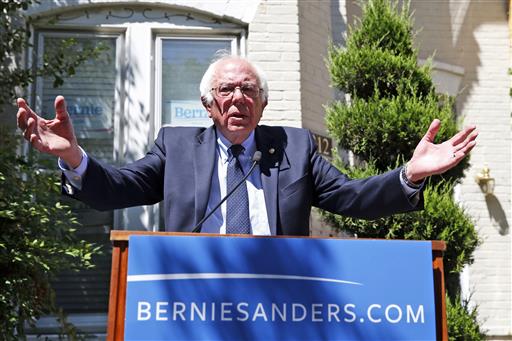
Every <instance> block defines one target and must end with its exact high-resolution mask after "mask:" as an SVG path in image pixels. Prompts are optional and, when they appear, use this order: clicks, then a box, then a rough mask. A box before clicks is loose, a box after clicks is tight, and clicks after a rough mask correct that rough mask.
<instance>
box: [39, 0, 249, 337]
mask: <svg viewBox="0 0 512 341" xmlns="http://www.w3.org/2000/svg"><path fill="white" fill-rule="evenodd" d="M150 7H151V6H149V7H148V6H146V5H144V6H142V5H138V4H137V5H135V4H134V5H125V4H123V5H119V4H113V5H112V6H109V7H108V8H106V7H103V6H99V7H95V6H92V7H90V6H89V7H87V8H85V7H84V8H79V6H78V7H75V8H73V9H71V10H70V11H67V12H63V13H60V14H59V16H58V17H56V20H57V23H56V24H55V25H54V26H52V29H51V30H49V29H47V28H46V27H47V26H46V25H45V21H43V22H42V24H43V26H44V27H45V29H41V30H36V31H35V34H34V37H35V43H36V51H37V57H38V59H37V60H38V61H39V62H41V58H42V56H43V54H44V52H45V51H49V49H51V48H52V46H54V45H55V44H58V43H59V41H60V40H61V39H62V38H70V37H73V38H75V39H76V41H77V42H78V45H79V46H86V45H97V44H100V43H101V44H103V45H105V46H107V48H108V49H107V51H106V52H105V53H104V54H103V55H102V56H101V57H100V58H99V59H97V60H91V61H88V62H86V63H85V65H83V66H81V67H79V68H77V70H76V74H75V75H74V76H73V77H69V78H66V79H65V80H64V85H63V86H62V87H60V88H58V89H54V88H53V84H52V83H53V80H52V79H40V80H38V82H37V84H36V87H35V89H34V97H33V98H34V100H33V101H32V102H33V103H32V104H33V105H34V107H35V109H36V110H37V111H38V112H41V113H42V114H43V116H45V117H52V118H53V117H54V115H55V113H54V109H53V103H54V99H55V96H56V95H64V96H65V98H66V102H67V105H68V112H69V113H70V116H71V119H72V121H73V125H74V127H75V131H76V135H77V138H78V142H79V144H80V145H81V146H82V147H83V148H84V149H85V150H86V152H87V153H88V154H89V155H92V156H94V157H95V158H96V159H100V160H102V161H105V162H107V163H110V164H112V163H114V164H124V163H126V162H130V161H133V160H136V159H138V158H139V157H141V156H142V155H144V154H145V152H146V151H147V150H148V149H149V147H150V145H151V144H152V142H153V140H154V136H155V135H156V133H157V132H158V130H159V128H160V127H161V126H163V125H174V126H176V125H181V126H183V125H189V126H190V125H195V126H197V125H199V126H209V125H211V120H210V119H209V118H208V117H207V114H206V111H205V110H204V108H203V106H202V104H201V101H200V94H199V83H200V80H201V77H202V75H203V73H204V71H206V68H207V67H208V65H209V64H210V62H211V59H212V57H213V56H214V54H215V52H217V51H218V50H227V51H228V53H231V54H238V53H239V51H243V49H244V46H243V42H244V41H245V32H244V29H243V28H242V27H240V24H239V23H231V22H227V21H222V22H221V21H219V20H212V19H211V18H209V17H208V16H206V15H204V14H198V13H196V14H190V13H189V10H187V12H180V11H179V10H177V9H175V8H172V6H171V7H165V6H163V7H153V8H150ZM171 12H172V13H171ZM70 27H73V28H76V31H73V30H71V29H70ZM177 27H178V28H177ZM205 28H207V29H206V30H205ZM241 45H242V46H241ZM242 53H243V52H242ZM69 204H70V205H72V207H73V210H74V211H75V212H76V213H77V215H78V217H79V220H80V222H81V223H82V227H81V228H80V229H79V233H80V236H81V237H82V238H84V239H87V240H90V241H94V242H96V243H100V244H103V245H105V248H104V249H105V253H104V255H102V256H101V257H97V259H96V260H95V262H96V264H97V267H96V268H95V269H93V270H92V271H83V272H81V273H79V274H76V273H64V274H62V275H61V276H60V277H59V279H58V280H57V281H56V283H55V288H56V289H57V301H58V303H59V304H60V305H61V306H63V307H64V308H65V310H66V312H67V313H68V314H69V320H70V321H71V322H73V323H75V325H76V326H77V327H78V328H79V329H80V330H83V331H86V332H88V333H92V334H94V335H96V336H99V337H100V338H101V337H102V336H101V335H104V333H105V332H106V319H107V317H106V315H107V311H108V292H109V279H110V257H111V256H110V250H111V244H110V240H109V232H110V230H111V229H112V228H123V229H148V230H151V229H153V230H157V229H158V227H162V226H163V224H162V223H161V222H160V221H159V219H160V214H159V212H158V205H154V206H150V207H134V208H128V209H123V210H116V211H114V212H112V211H110V212H98V211H95V210H92V209H90V208H88V207H86V206H85V205H83V204H81V203H79V202H77V201H74V200H70V201H69ZM40 322H42V323H38V327H39V328H40V330H35V331H34V333H35V334H37V333H40V332H43V333H50V334H51V333H53V332H54V331H56V330H57V326H58V323H56V322H55V320H54V319H52V318H50V317H48V318H45V319H44V321H40Z"/></svg>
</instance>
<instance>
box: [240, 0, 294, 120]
mask: <svg viewBox="0 0 512 341" xmlns="http://www.w3.org/2000/svg"><path fill="white" fill-rule="evenodd" d="M297 1H298V0H293V1H272V0H269V1H262V2H261V3H260V5H259V7H258V9H257V11H256V14H255V16H254V19H253V21H252V22H251V23H250V24H249V35H248V37H247V38H248V39H247V55H248V57H249V58H250V59H251V60H252V61H254V62H256V63H257V64H258V65H259V66H260V67H261V68H263V70H264V71H265V73H266V75H267V78H268V85H269V89H270V93H269V103H268V106H267V108H266V109H265V111H264V113H263V117H262V120H261V123H262V124H270V125H287V126H294V127H301V126H302V121H301V120H302V114H301V110H302V107H301V100H300V91H301V83H300V70H301V65H300V54H299V17H298V16H299V7H298V3H297Z"/></svg>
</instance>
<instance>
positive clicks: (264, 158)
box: [256, 126, 289, 235]
mask: <svg viewBox="0 0 512 341" xmlns="http://www.w3.org/2000/svg"><path fill="white" fill-rule="evenodd" d="M270 129H274V130H276V129H279V128H272V127H263V126H259V127H257V128H256V144H257V148H258V150H259V151H260V152H261V161H260V171H261V184H262V186H263V193H264V196H265V206H266V208H267V216H268V223H269V225H270V232H271V233H272V235H276V234H277V233H278V226H277V223H278V213H279V207H278V197H277V195H278V184H279V183H278V179H279V172H280V171H282V170H286V169H288V168H289V163H288V160H287V158H286V155H285V153H284V147H285V141H284V140H283V139H282V138H280V135H279V134H274V132H273V133H271V132H270V131H269V130H270Z"/></svg>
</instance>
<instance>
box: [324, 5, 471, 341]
mask: <svg viewBox="0 0 512 341" xmlns="http://www.w3.org/2000/svg"><path fill="white" fill-rule="evenodd" d="M413 36H414V32H413V21H412V18H411V16H410V15H409V5H408V2H405V3H403V4H402V6H401V7H399V6H398V1H389V0H368V1H367V2H365V4H364V6H363V14H362V17H361V18H360V19H359V21H358V22H357V25H356V27H355V28H350V30H349V36H348V39H347V46H346V47H345V48H343V47H334V46H331V47H330V48H329V52H328V60H327V63H328V65H327V66H328V68H329V71H330V74H331V79H332V84H333V86H335V87H337V88H338V89H339V90H341V91H343V92H344V93H345V94H346V95H347V97H348V100H347V101H345V102H342V101H338V102H334V103H331V104H329V105H328V106H327V107H326V113H327V117H326V120H327V127H328V130H329V133H330V135H331V136H332V137H333V139H334V140H335V141H336V143H337V144H338V146H340V147H341V148H343V149H345V150H349V151H351V152H353V153H354V154H355V156H357V158H356V159H357V160H358V163H357V164H356V165H344V164H342V162H341V161H340V159H339V158H338V159H336V160H335V164H336V165H337V167H338V168H340V169H341V170H342V171H343V172H344V173H346V174H347V175H349V176H350V177H352V178H361V177H366V176H371V175H375V174H379V173H383V172H385V171H387V170H389V169H391V168H395V167H397V166H399V165H400V164H403V163H404V162H405V161H406V160H409V159H410V158H411V156H412V153H413V151H414V148H415V146H416V145H417V144H418V142H419V141H420V139H421V138H422V137H423V135H424V134H425V133H426V131H427V130H428V128H429V125H430V123H431V122H432V120H433V119H434V118H438V119H440V120H441V123H442V125H441V129H440V131H439V133H438V134H437V137H436V140H437V141H444V140H446V139H448V138H450V137H451V136H453V135H454V134H455V133H456V132H457V130H458V129H457V122H456V115H455V113H454V111H453V99H452V98H450V97H448V96H446V95H439V94H437V93H436V92H435V88H434V85H433V82H432V77H431V68H430V66H429V65H428V64H427V65H424V66H418V65H417V58H418V52H417V49H416V48H415V47H414V44H413ZM335 155H337V154H336V153H335ZM468 165H469V161H468V160H467V158H466V159H465V160H463V161H462V162H461V163H459V165H458V166H457V167H455V168H454V169H452V170H450V171H449V172H447V173H445V174H443V175H442V176H436V177H431V178H430V179H429V180H428V181H427V182H426V184H425V189H424V199H425V208H424V210H423V211H419V212H413V213H408V214H397V215H393V216H390V217H386V218H382V219H377V220H373V221H365V220H360V219H354V218H350V217H342V216H337V215H334V214H331V213H328V212H323V213H322V215H323V217H324V219H325V220H326V221H327V222H328V223H330V224H331V225H332V226H334V227H335V228H337V229H339V230H343V231H345V232H348V233H350V234H353V235H357V236H358V237H366V238H393V239H395V238H396V239H415V240H444V241H446V243H447V251H446V253H445V256H444V263H445V275H446V284H447V293H448V296H449V297H450V299H451V300H452V301H451V302H452V303H453V304H452V305H451V306H450V309H452V308H453V307H458V305H457V304H458V303H454V302H458V301H457V297H459V296H458V295H459V291H460V285H459V281H458V278H459V273H460V271H461V270H462V269H463V267H464V266H465V265H467V264H471V263H472V261H473V256H472V255H473V252H474V250H475V248H476V247H477V246H478V244H479V239H478V235H477V232H476V231H475V228H474V224H473V221H472V220H471V218H470V217H469V216H468V215H467V214H466V212H465V211H464V209H463V208H461V207H460V206H459V205H457V203H455V202H454V200H453V186H454V185H455V184H456V183H457V182H458V181H460V178H461V177H462V176H463V171H464V169H465V168H466V167H467V166H468ZM459 303H460V302H459ZM457 309H458V308H457ZM457 312H458V314H449V320H448V324H449V329H450V331H452V330H453V331H455V330H457V328H461V329H465V330H466V329H468V328H469V329H471V328H472V329H473V330H479V328H478V324H477V321H476V318H474V317H475V316H476V310H474V311H468V310H467V309H466V310H460V309H459V310H457ZM461 321H464V326H462V325H459V323H462V322H461ZM472 324H473V325H472ZM470 325H472V326H471V327H470ZM454 333H455V332H454ZM468 340H469V339H468Z"/></svg>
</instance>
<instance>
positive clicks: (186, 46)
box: [159, 37, 235, 126]
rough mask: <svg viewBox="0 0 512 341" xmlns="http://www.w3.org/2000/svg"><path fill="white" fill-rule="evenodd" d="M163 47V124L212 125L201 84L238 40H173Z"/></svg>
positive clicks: (166, 41) (160, 40) (165, 41)
mask: <svg viewBox="0 0 512 341" xmlns="http://www.w3.org/2000/svg"><path fill="white" fill-rule="evenodd" d="M159 43H160V44H161V75H159V76H160V77H161V89H162V102H161V106H162V107H161V110H162V125H172V126H209V125H211V124H212V122H211V120H210V118H209V117H208V114H207V112H206V110H205V109H204V107H203V105H202V103H201V100H200V93H199V83H200V82H201V78H202V76H203V74H204V72H205V71H206V69H207V68H208V65H210V63H211V61H212V58H213V57H214V56H215V53H216V52H217V51H221V50H224V51H227V52H228V53H231V51H232V50H233V45H234V44H235V39H234V38H232V37H228V38H211V39H193V38H183V39H180V38H173V39H165V38H162V39H159Z"/></svg>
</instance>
